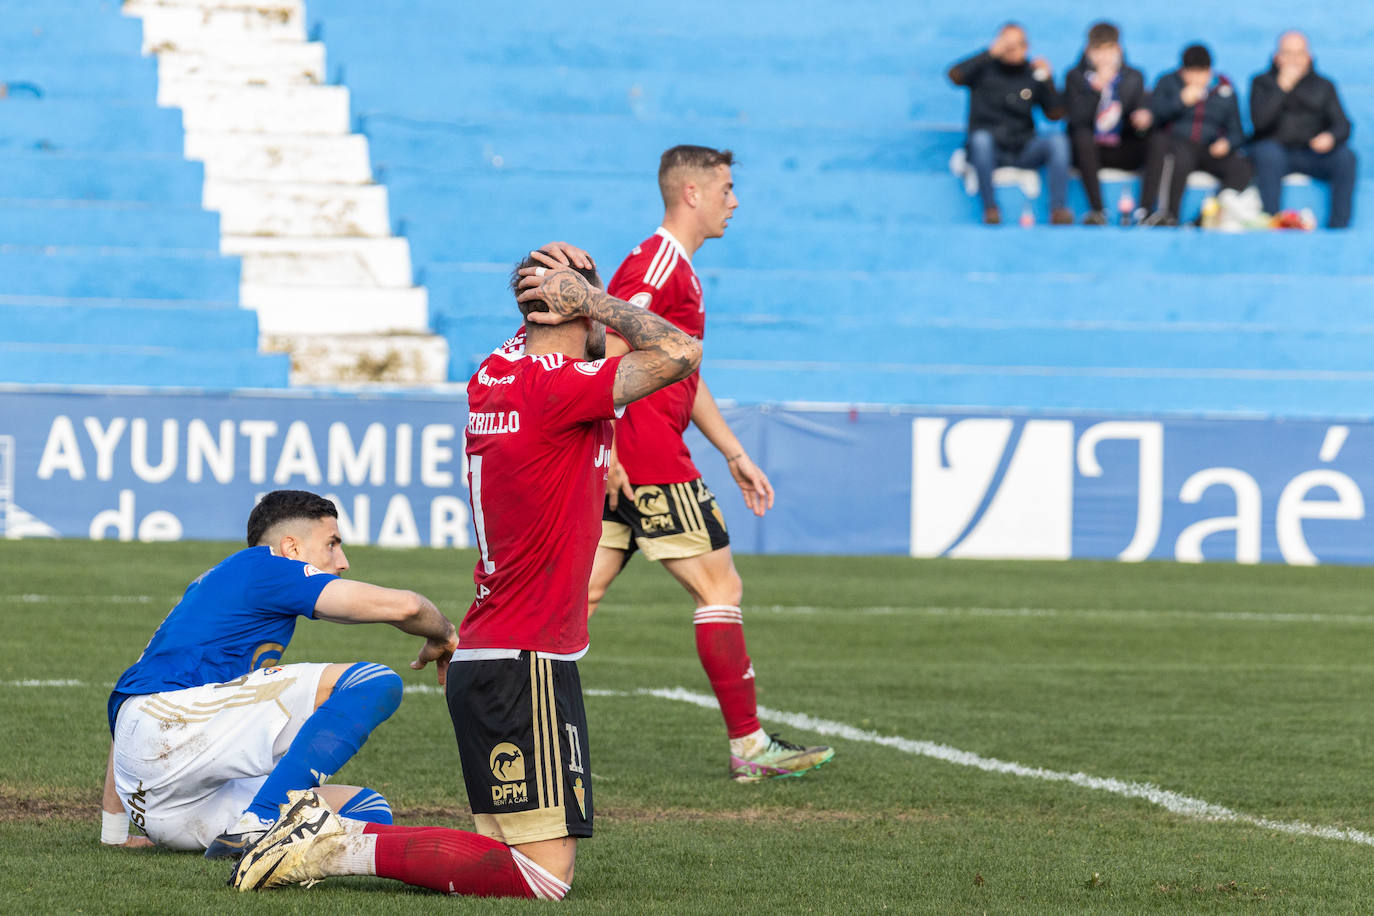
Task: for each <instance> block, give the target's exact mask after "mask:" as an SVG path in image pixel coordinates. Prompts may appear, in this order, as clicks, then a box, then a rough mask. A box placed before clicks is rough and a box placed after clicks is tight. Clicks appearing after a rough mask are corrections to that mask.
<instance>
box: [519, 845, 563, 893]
mask: <svg viewBox="0 0 1374 916" xmlns="http://www.w3.org/2000/svg"><path fill="white" fill-rule="evenodd" d="M510 857H511V858H512V859H513V860H514V861H515V867H516V868H518V869H520V877H522V878H524V879H525V885H526V886H527V887H529V889H530V890H532V891H534V896H535V897H536V898H538V899H539V900H562V899H563V898H564V897H566V896H567V895H568V891H570V890H572V885H571V884H565V883H563V882H562V881H560V880H558V879H557V878H555V877H554V876H553V875H552V874H551V873H550V872H549V870H548V869H546V868H544V866H542V865H540V864H539V863H538V862H536V861H534V860H533V859H531V858H530V857H529V856H527V855H525V854H524V853H523V852H521V851H520V850H518V849H511V851H510Z"/></svg>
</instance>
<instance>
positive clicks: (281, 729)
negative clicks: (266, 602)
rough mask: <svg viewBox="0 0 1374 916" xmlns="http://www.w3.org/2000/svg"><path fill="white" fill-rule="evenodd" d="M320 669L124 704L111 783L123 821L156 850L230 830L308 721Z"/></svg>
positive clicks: (201, 842)
mask: <svg viewBox="0 0 1374 916" xmlns="http://www.w3.org/2000/svg"><path fill="white" fill-rule="evenodd" d="M328 667H329V666H328V665H327V664H301V665H283V666H280V667H276V668H259V669H258V670H256V671H254V672H252V673H251V674H247V675H244V676H243V677H241V678H238V679H237V680H233V681H229V682H228V683H225V684H205V685H204V686H201V687H188V688H186V689H185V690H171V691H168V692H166V693H151V694H147V695H146V696H139V697H131V698H130V699H128V700H126V701H125V702H124V705H123V706H122V707H121V708H120V710H119V717H118V718H117V719H116V720H115V733H114V776H115V787H116V788H117V789H118V790H119V799H120V801H122V802H123V803H124V810H126V811H128V812H129V817H130V818H131V819H132V820H133V822H134V823H135V824H138V825H139V826H140V827H142V828H143V829H144V830H145V831H147V833H148V836H149V838H150V839H152V841H153V842H155V843H157V844H158V845H159V846H166V847H168V848H170V849H186V850H192V849H204V848H205V847H206V846H208V845H209V844H210V842H211V841H212V840H214V838H215V837H217V836H219V835H220V834H221V833H224V832H225V831H227V830H228V829H229V828H230V827H232V826H234V824H235V823H236V822H237V821H238V819H239V817H240V816H241V815H242V814H243V811H244V809H245V808H247V807H248V805H249V804H250V803H251V802H252V801H253V796H255V795H256V794H257V792H258V789H259V788H260V787H261V786H262V784H263V782H264V781H265V780H266V779H267V776H268V774H269V773H271V772H272V768H273V767H274V766H276V764H277V761H278V760H280V759H281V757H282V755H283V754H285V753H286V749H287V748H288V747H290V746H291V741H292V739H294V738H295V737H296V733H297V732H299V731H300V729H301V726H302V725H303V724H304V723H305V720H306V719H308V718H309V717H310V715H311V714H312V713H313V712H314V711H315V691H316V690H317V688H318V687H319V683H320V677H321V675H323V674H324V670H325V669H326V668H328Z"/></svg>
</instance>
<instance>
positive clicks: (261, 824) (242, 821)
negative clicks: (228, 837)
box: [227, 811, 275, 833]
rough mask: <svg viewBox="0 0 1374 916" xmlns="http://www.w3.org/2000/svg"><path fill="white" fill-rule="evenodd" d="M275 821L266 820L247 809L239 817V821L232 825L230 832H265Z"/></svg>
mask: <svg viewBox="0 0 1374 916" xmlns="http://www.w3.org/2000/svg"><path fill="white" fill-rule="evenodd" d="M274 823H275V821H265V820H263V819H262V818H260V817H258V816H257V815H256V814H254V813H253V812H252V811H245V812H243V815H242V816H241V817H240V818H239V820H238V823H237V824H235V825H234V826H232V827H230V828H229V830H228V831H227V832H228V833H263V832H265V831H267V830H268V829H269V828H271V826H272V825H273V824H274Z"/></svg>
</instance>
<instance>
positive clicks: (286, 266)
mask: <svg viewBox="0 0 1374 916" xmlns="http://www.w3.org/2000/svg"><path fill="white" fill-rule="evenodd" d="M123 11H124V14H125V15H126V16H137V17H138V18H139V19H140V20H141V22H142V24H143V47H144V51H145V52H146V53H149V54H155V55H157V60H158V78H159V85H158V101H159V103H160V104H162V105H166V106H175V107H178V108H180V109H181V111H182V117H183V120H184V122H185V126H186V153H187V155H188V156H189V157H190V158H193V159H197V160H200V161H201V162H203V163H204V166H205V178H206V180H205V188H204V195H203V202H204V204H205V206H206V207H208V208H210V209H213V210H215V211H217V212H218V213H219V215H220V226H221V230H222V233H223V237H222V239H221V243H220V250H221V251H223V252H225V253H228V254H236V255H239V256H240V258H241V260H242V264H243V273H242V280H241V283H240V287H239V295H240V299H241V301H242V304H243V306H244V307H245V308H251V309H253V310H255V311H256V312H257V313H258V320H259V330H260V332H261V334H262V338H263V348H264V349H269V350H285V351H287V352H289V353H291V355H292V382H293V383H311V382H325V383H328V382H336V381H380V382H393V383H423V382H433V381H443V380H444V379H445V378H446V377H447V374H448V348H447V344H446V342H445V341H444V340H443V338H440V337H437V336H435V335H433V334H430V333H428V331H429V310H428V306H427V304H426V294H425V290H424V289H423V288H421V287H417V286H415V285H414V283H413V280H412V271H411V264H410V249H409V246H408V244H407V242H406V240H405V239H403V238H394V237H392V235H391V229H390V227H391V220H390V219H389V217H388V211H387V190H386V188H385V187H383V186H381V185H378V184H376V183H375V182H374V181H373V180H372V171H371V168H370V167H369V165H368V158H367V141H366V139H365V138H364V137H361V136H358V135H355V134H353V133H352V132H351V129H350V119H349V94H348V89H347V88H346V87H343V86H327V85H322V83H323V78H324V69H325V66H324V59H325V54H324V47H323V46H322V45H321V44H320V43H319V42H311V41H308V40H307V35H306V29H305V16H304V11H303V8H302V6H301V3H300V2H299V0H274V2H271V3H266V4H259V3H253V4H246V5H245V4H244V3H242V2H235V0H224V2H220V0H190V2H188V0H125V3H124V7H123Z"/></svg>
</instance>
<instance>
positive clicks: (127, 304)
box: [0, 0, 288, 388]
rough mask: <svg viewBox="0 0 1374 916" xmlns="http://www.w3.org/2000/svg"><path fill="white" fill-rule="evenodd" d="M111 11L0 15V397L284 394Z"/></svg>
mask: <svg viewBox="0 0 1374 916" xmlns="http://www.w3.org/2000/svg"><path fill="white" fill-rule="evenodd" d="M140 44H141V29H140V26H139V23H138V22H137V21H136V20H129V19H126V18H124V17H122V16H121V15H120V9H119V5H118V4H117V3H113V2H77V0H51V2H44V3H41V4H35V3H18V2H15V0H0V83H4V84H8V85H9V86H10V87H11V88H12V90H13V91H11V92H10V93H9V94H8V95H7V97H5V98H0V383H19V384H54V383H60V384H75V385H114V384H118V385H139V386H193V387H207V388H234V387H245V386H247V387H262V386H281V385H285V384H286V381H287V370H288V361H287V358H286V357H285V356H284V355H278V354H260V353H259V352H258V328H257V319H256V316H255V315H254V314H253V313H252V312H251V311H245V310H244V309H241V308H239V297H238V284H239V263H238V261H237V259H234V258H229V257H223V256H221V254H220V251H219V220H218V218H217V216H216V215H215V214H214V213H210V212H207V211H205V210H204V209H202V207H201V187H202V183H203V173H202V170H201V167H200V165H199V164H198V163H194V162H188V161H187V160H186V159H184V158H183V156H182V126H181V116H180V113H179V112H178V111H176V110H174V109H163V108H158V107H157V105H156V94H157V73H156V66H155V64H154V62H153V61H152V60H150V59H147V58H144V57H143V56H142V55H141V53H140Z"/></svg>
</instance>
